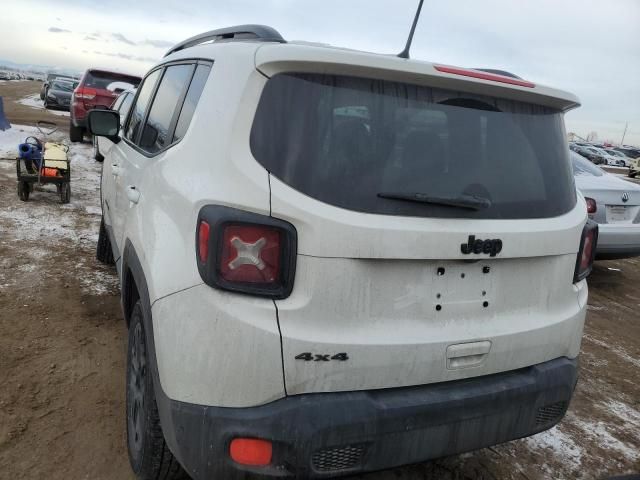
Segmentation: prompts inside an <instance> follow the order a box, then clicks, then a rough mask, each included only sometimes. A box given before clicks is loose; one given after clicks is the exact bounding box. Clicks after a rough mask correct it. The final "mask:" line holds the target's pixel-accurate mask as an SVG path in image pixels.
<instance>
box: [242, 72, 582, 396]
mask: <svg viewBox="0 0 640 480" xmlns="http://www.w3.org/2000/svg"><path fill="white" fill-rule="evenodd" d="M251 147H252V152H253V155H254V157H255V158H256V159H257V160H258V161H259V162H260V163H262V165H263V166H264V167H265V168H266V169H267V170H268V171H269V172H270V173H271V182H270V184H271V194H272V200H271V207H272V214H273V216H275V217H278V218H282V219H285V220H288V221H289V222H291V223H292V224H293V225H294V226H295V228H296V230H297V232H298V256H297V266H296V279H295V285H294V290H293V292H292V294H291V296H290V297H289V298H287V299H284V300H278V301H276V305H277V307H278V318H279V325H280V329H281V333H282V348H283V361H284V373H285V382H286V388H287V392H288V393H289V394H297V393H305V392H322V391H345V390H361V389H372V388H388V387H399V386H409V385H419V384H426V383H433V382H440V381H446V380H453V379H457V378H464V377H469V376H477V375H486V374H492V373H497V372H500V371H505V370H511V369H517V368H522V367H525V366H528V365H532V364H536V363H541V362H544V361H547V360H551V359H553V358H558V357H561V356H563V355H566V356H575V355H577V352H578V349H579V342H580V332H581V328H582V322H583V319H584V304H580V302H579V290H580V289H581V288H582V289H584V285H582V286H580V287H576V286H575V285H574V284H573V274H574V267H575V262H576V253H577V250H578V246H579V242H580V235H581V232H582V226H583V224H584V222H585V217H586V215H585V212H584V207H583V206H582V205H578V204H577V203H576V193H575V187H574V184H573V178H572V174H571V170H570V165H569V161H568V158H567V156H568V147H567V144H566V140H565V137H564V127H563V119H562V114H561V113H560V112H558V111H555V110H553V109H550V108H547V107H541V106H537V105H533V104H525V103H519V102H515V101H512V100H508V101H506V100H500V99H498V98H491V97H483V96H480V95H477V94H476V95H474V94H468V93H465V92H461V91H453V90H445V89H442V88H427V87H418V86H415V85H410V84H405V83H398V82H390V81H378V80H372V79H365V78H355V77H343V76H338V75H316V74H281V75H276V76H274V77H273V78H271V79H270V80H269V81H268V82H267V84H266V87H265V89H264V91H263V94H262V98H261V100H260V103H259V106H258V109H257V112H256V116H255V119H254V123H253V129H252V133H251ZM583 283H584V282H583Z"/></svg>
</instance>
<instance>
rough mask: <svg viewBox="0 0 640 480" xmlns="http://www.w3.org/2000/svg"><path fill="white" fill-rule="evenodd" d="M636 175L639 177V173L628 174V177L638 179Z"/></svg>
mask: <svg viewBox="0 0 640 480" xmlns="http://www.w3.org/2000/svg"><path fill="white" fill-rule="evenodd" d="M636 175H638V172H629V173H627V176H628V177H629V178H636Z"/></svg>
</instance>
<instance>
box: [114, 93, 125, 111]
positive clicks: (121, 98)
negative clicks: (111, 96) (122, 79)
mask: <svg viewBox="0 0 640 480" xmlns="http://www.w3.org/2000/svg"><path fill="white" fill-rule="evenodd" d="M126 96H127V95H126V94H124V95H120V96H119V97H118V98H116V101H115V102H113V105H112V106H111V109H112V110H120V105H122V102H123V101H124V99H125V97H126Z"/></svg>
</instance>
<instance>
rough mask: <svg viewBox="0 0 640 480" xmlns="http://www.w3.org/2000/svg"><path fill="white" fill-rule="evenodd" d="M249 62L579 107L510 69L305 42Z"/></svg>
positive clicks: (265, 51)
mask: <svg viewBox="0 0 640 480" xmlns="http://www.w3.org/2000/svg"><path fill="white" fill-rule="evenodd" d="M255 66H256V69H258V70H259V71H260V72H262V73H263V74H264V75H266V76H267V77H271V76H273V75H276V74H278V73H284V72H298V73H320V72H321V73H330V74H336V75H353V76H362V77H374V78H380V79H383V80H389V81H396V82H405V83H411V84H415V85H422V86H426V87H434V88H442V89H447V90H457V91H462V92H469V93H474V94H477V95H488V96H492V97H498V98H507V99H511V100H516V101H520V102H526V103H532V104H536V105H543V106H546V107H551V108H554V109H557V110H560V111H563V112H566V111H568V110H571V109H573V108H576V107H579V106H580V101H579V100H578V98H577V97H576V96H575V95H573V94H571V93H569V92H565V91H562V90H557V89H554V88H550V87H545V86H543V85H538V84H534V83H532V82H528V81H526V80H522V79H519V78H518V77H515V76H513V75H510V74H507V75H505V74H498V73H493V72H495V70H493V71H487V70H479V69H478V70H475V69H463V68H459V67H450V66H447V65H434V64H432V63H429V62H421V61H417V60H406V59H403V58H398V57H396V56H390V55H380V54H375V53H367V52H360V51H355V50H347V49H340V48H335V47H322V46H315V45H306V44H295V43H287V44H265V45H262V46H260V47H259V48H258V50H257V51H256V55H255Z"/></svg>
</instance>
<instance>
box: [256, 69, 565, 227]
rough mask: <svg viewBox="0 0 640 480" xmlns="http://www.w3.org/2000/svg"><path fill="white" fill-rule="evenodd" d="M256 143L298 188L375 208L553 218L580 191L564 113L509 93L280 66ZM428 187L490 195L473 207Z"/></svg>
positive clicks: (265, 161) (270, 166)
mask: <svg viewBox="0 0 640 480" xmlns="http://www.w3.org/2000/svg"><path fill="white" fill-rule="evenodd" d="M251 150H252V152H253V155H254V156H255V158H256V160H258V162H260V163H261V164H262V165H263V166H264V167H265V168H266V169H267V170H268V171H269V172H271V173H272V174H273V175H274V176H276V177H278V178H279V179H280V180H282V181H283V182H285V183H286V184H288V185H290V186H291V187H293V188H295V189H296V190H298V191H300V192H302V193H305V194H306V195H309V196H310V197H313V198H315V199H317V200H320V201H322V202H325V203H328V204H331V205H335V206H338V207H342V208H346V209H350V210H356V211H361V212H367V213H377V214H387V215H406V216H423V217H448V218H495V219H502V218H504V219H518V218H547V217H553V216H558V215H561V214H564V213H566V212H568V211H569V210H571V209H572V208H573V207H574V206H575V203H576V194H575V188H574V184H573V176H572V171H571V165H570V162H569V158H568V152H569V150H568V148H567V142H566V139H565V130H564V122H563V115H562V113H561V112H559V111H555V110H552V109H549V108H547V107H542V106H537V105H532V104H527V103H521V102H517V101H513V100H504V99H498V98H491V97H484V96H478V95H472V94H467V93H463V92H455V91H448V90H442V89H436V88H427V87H421V86H415V85H410V84H404V83H395V82H389V81H383V80H375V79H366V78H355V77H347V76H335V75H321V74H280V75H276V76H274V77H273V78H272V79H270V80H269V81H268V82H267V85H266V86H265V89H264V91H263V94H262V97H261V99H260V103H259V105H258V109H257V112H256V116H255V119H254V123H253V127H252V131H251ZM396 194H397V195H396ZM416 194H417V195H416ZM389 196H400V197H411V198H412V200H407V198H405V199H404V200H403V199H398V198H389ZM425 198H428V199H434V198H435V199H439V200H442V199H445V200H450V201H449V203H451V200H453V203H456V199H460V198H462V199H469V198H472V199H484V200H488V202H484V201H483V202H480V203H481V204H482V206H481V208H480V207H478V208H467V207H460V205H459V203H460V202H457V203H458V205H457V206H452V205H442V204H439V203H438V202H431V201H424V199H425Z"/></svg>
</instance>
